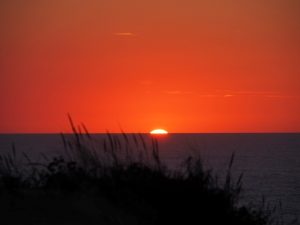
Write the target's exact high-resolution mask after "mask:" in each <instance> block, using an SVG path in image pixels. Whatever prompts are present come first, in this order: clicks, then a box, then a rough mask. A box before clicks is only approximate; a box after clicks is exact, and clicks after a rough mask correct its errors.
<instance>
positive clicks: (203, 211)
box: [0, 117, 278, 225]
mask: <svg viewBox="0 0 300 225" xmlns="http://www.w3.org/2000/svg"><path fill="white" fill-rule="evenodd" d="M69 120H70V124H71V127H72V130H73V135H71V136H70V135H64V134H62V135H61V137H62V142H63V145H64V149H65V152H64V153H62V156H60V157H54V158H52V159H48V162H46V163H39V162H33V161H31V160H30V158H29V157H28V156H26V155H23V156H22V157H23V163H24V162H25V166H23V167H22V169H20V162H19V161H18V157H17V154H16V150H15V148H14V146H13V147H12V152H11V154H8V155H2V156H1V157H0V200H1V201H0V202H1V203H0V212H2V214H3V217H2V221H3V220H5V221H7V222H6V223H3V224H20V222H21V223H22V224H150V225H152V224H232V225H265V224H275V223H276V221H273V220H272V210H270V209H269V208H268V207H264V205H262V207H250V206H241V205H240V204H239V199H240V194H241V191H242V175H241V176H240V177H238V178H236V179H233V177H232V175H231V170H232V164H233V161H234V154H233V155H232V157H231V159H230V161H229V165H228V169H227V175H226V177H225V182H223V183H221V182H220V180H219V179H218V178H217V177H216V175H215V174H214V172H213V171H212V170H208V169H205V168H204V167H203V164H202V161H201V159H200V158H194V157H187V158H186V159H185V160H183V162H182V166H181V167H180V168H179V169H177V170H174V169H172V170H171V169H168V167H167V166H166V165H165V164H164V163H163V162H162V160H161V157H160V156H159V148H158V142H157V139H156V138H153V137H152V138H148V139H147V138H145V136H143V135H141V134H126V133H124V132H123V133H122V134H121V135H113V134H110V133H107V138H106V139H105V140H103V141H102V142H99V141H97V140H95V138H94V137H93V135H91V134H89V132H88V130H87V129H86V128H85V126H84V125H81V126H79V127H77V126H75V125H74V123H73V121H72V119H71V117H69ZM277 223H278V221H277Z"/></svg>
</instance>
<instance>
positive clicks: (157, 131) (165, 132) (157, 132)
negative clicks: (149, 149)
mask: <svg viewBox="0 0 300 225" xmlns="http://www.w3.org/2000/svg"><path fill="white" fill-rule="evenodd" d="M150 134H168V131H166V130H164V129H155V130H152V131H150Z"/></svg>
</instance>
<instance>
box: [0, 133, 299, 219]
mask: <svg viewBox="0 0 300 225" xmlns="http://www.w3.org/2000/svg"><path fill="white" fill-rule="evenodd" d="M113 135H114V136H116V135H117V136H118V135H119V136H120V138H124V134H113ZM128 135H129V136H130V134H128ZM67 136H68V135H67ZM70 136H71V135H70ZM143 136H144V137H146V139H147V138H149V139H150V135H148V134H143ZM92 138H93V139H96V140H99V143H101V142H103V140H105V139H107V138H109V135H108V134H92ZM151 138H153V137H151ZM156 139H157V142H158V149H159V154H160V156H161V158H162V160H163V161H164V162H165V164H166V165H167V166H168V167H169V168H171V169H176V168H180V166H181V165H182V162H183V161H184V160H185V159H187V157H189V156H194V157H196V156H197V157H201V159H202V161H203V164H204V167H205V168H206V169H212V171H213V173H215V174H216V175H217V176H218V177H220V182H222V178H224V177H225V175H226V173H227V171H228V167H229V164H230V159H231V157H232V155H234V161H233V164H232V168H231V172H232V175H233V177H234V178H235V179H237V178H238V176H239V175H240V174H243V192H242V196H241V202H242V203H243V204H250V205H258V206H261V205H262V202H265V207H269V209H271V208H273V207H276V216H278V218H280V219H282V220H283V221H284V222H285V223H288V222H290V221H293V220H298V222H296V224H299V221H300V134H299V133H272V134H268V133H253V134H252V133H251V134H249V133H234V134H227V133H226V134H215V133H214V134H202V133H201V134H195V133H193V134H168V135H164V136H157V138H156ZM13 145H14V148H15V149H16V152H17V156H18V157H20V158H22V157H23V153H25V154H26V155H28V156H29V157H31V158H33V159H34V160H37V161H38V160H44V158H45V156H46V157H49V158H51V157H54V156H57V155H63V154H64V151H65V148H64V145H63V141H62V137H61V135H60V134H1V135H0V154H8V153H9V152H12V151H13V150H12V149H13V147H12V146H13ZM99 146H101V145H99ZM223 180H224V179H223Z"/></svg>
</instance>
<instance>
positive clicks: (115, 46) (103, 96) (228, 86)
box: [0, 0, 300, 133]
mask: <svg viewBox="0 0 300 225" xmlns="http://www.w3.org/2000/svg"><path fill="white" fill-rule="evenodd" d="M68 112H69V113H71V115H72V116H73V118H74V120H75V121H77V122H84V123H85V124H86V126H87V127H88V128H89V129H90V131H91V132H103V131H106V129H108V130H110V131H111V132H118V131H120V128H119V127H120V126H121V127H122V128H123V129H124V130H125V131H127V132H148V131H149V130H151V129H154V128H164V129H167V130H168V131H169V132H295V131H296V132H300V116H299V115H300V1H299V0H274V1H268V0H251V1H249V0H228V1H227V0H226V1H225V0H142V1H141V0H109V1H108V0H85V1H82V0H14V1H12V0H1V1H0V132H1V133H8V132H60V131H69V130H70V129H69V125H68V121H67V117H66V114H67V113H68Z"/></svg>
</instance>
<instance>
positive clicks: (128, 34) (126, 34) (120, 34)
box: [114, 32, 135, 36]
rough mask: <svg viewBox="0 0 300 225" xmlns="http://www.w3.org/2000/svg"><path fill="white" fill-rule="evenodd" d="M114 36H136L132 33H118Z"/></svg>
mask: <svg viewBox="0 0 300 225" xmlns="http://www.w3.org/2000/svg"><path fill="white" fill-rule="evenodd" d="M114 35H116V36H135V34H134V33H131V32H117V33H114Z"/></svg>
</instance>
